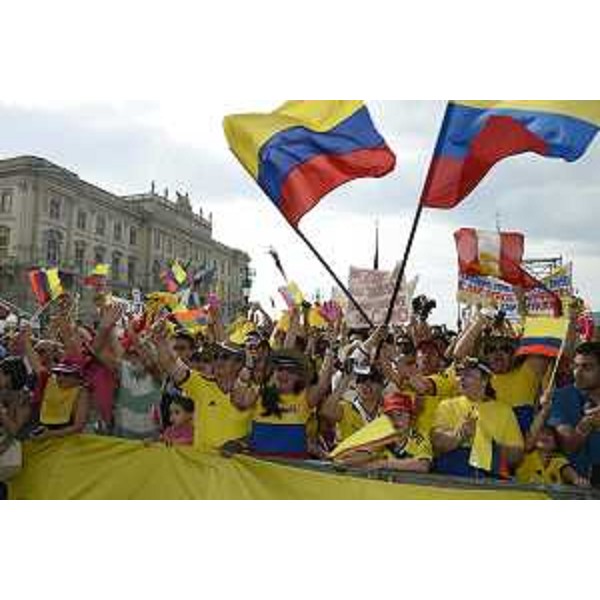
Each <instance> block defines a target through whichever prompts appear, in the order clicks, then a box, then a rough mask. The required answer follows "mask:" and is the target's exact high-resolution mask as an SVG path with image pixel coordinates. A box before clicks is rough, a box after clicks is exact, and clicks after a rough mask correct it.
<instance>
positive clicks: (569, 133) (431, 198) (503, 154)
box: [421, 100, 600, 208]
mask: <svg viewBox="0 0 600 600" xmlns="http://www.w3.org/2000/svg"><path fill="white" fill-rule="evenodd" d="M599 127H600V101H598V100H589V101H580V100H460V101H456V102H450V103H449V104H448V108H447V110H446V115H445V117H444V122H443V124H442V129H441V131H440V135H439V138H438V142H437V145H436V149H435V153H434V156H433V159H432V162H431V166H430V168H429V174H428V176H427V181H426V183H425V188H424V190H423V195H422V197H421V202H422V204H423V205H424V206H427V207H429V208H452V207H454V206H456V205H457V204H458V203H459V202H460V201H461V200H463V199H464V198H465V197H466V196H468V195H469V194H470V193H471V192H472V191H473V190H474V189H475V187H477V185H478V184H479V182H480V181H481V180H482V179H483V178H484V177H485V175H486V173H487V172H488V171H489V170H490V169H491V168H492V167H493V166H494V165H495V164H496V163H497V162H498V161H500V160H502V159H503V158H507V157H509V156H514V155H516V154H521V153H523V152H534V153H536V154H539V155H541V156H547V157H552V158H563V159H564V160H566V161H569V162H572V161H575V160H577V159H578V158H580V157H581V156H582V155H583V154H584V153H585V151H586V149H587V147H588V146H589V145H590V143H591V142H592V140H593V139H594V136H595V135H596V132H597V131H598V128H599Z"/></svg>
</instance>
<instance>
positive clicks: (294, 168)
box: [223, 100, 396, 227]
mask: <svg viewBox="0 0 600 600" xmlns="http://www.w3.org/2000/svg"><path fill="white" fill-rule="evenodd" d="M223 127H224V129H225V136H226V138H227V141H228V143H229V146H230V148H231V150H232V152H233V153H234V154H235V156H236V157H237V158H238V160H239V161H240V163H241V164H242V165H243V166H244V168H245V169H246V170H247V171H248V173H250V175H251V176H252V177H253V178H254V179H255V180H256V181H257V183H258V184H259V185H260V187H261V188H262V189H263V191H264V192H265V193H266V194H267V196H269V198H270V199H271V200H272V201H273V202H274V204H275V205H276V206H277V208H278V209H279V210H280V211H281V212H282V214H283V215H284V217H285V218H286V219H287V220H288V222H289V223H290V224H291V225H292V226H294V227H297V226H298V223H299V222H300V219H301V218H302V217H303V216H304V215H305V214H306V213H307V212H308V211H310V210H311V209H312V208H314V206H315V205H316V204H317V203H318V202H319V200H320V199H321V198H322V197H323V196H325V195H326V194H327V193H328V192H330V191H331V190H333V189H334V188H336V187H338V186H339V185H341V184H343V183H345V182H347V181H350V180H352V179H357V178H359V177H382V176H384V175H386V174H387V173H389V172H390V171H392V170H393V168H394V166H395V163H396V157H395V156H394V154H393V152H392V151H391V150H390V149H389V148H388V146H387V144H386V143H385V141H384V139H383V138H382V137H381V135H379V133H378V132H377V130H376V129H375V126H374V125H373V122H372V121H371V116H370V114H369V111H368V110H367V107H366V106H365V104H364V103H363V102H361V101H359V100H292V101H289V102H286V103H285V104H284V105H283V106H281V107H280V108H278V109H277V110H275V111H273V112H271V113H267V114H242V115H230V116H227V117H225V120H224V122H223Z"/></svg>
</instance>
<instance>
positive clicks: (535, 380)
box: [492, 361, 540, 408]
mask: <svg viewBox="0 0 600 600" xmlns="http://www.w3.org/2000/svg"><path fill="white" fill-rule="evenodd" d="M492 387H493V388H494V391H495V392H496V400H498V401H499V402H503V403H504V404H507V405H508V406H511V407H513V408H515V407H518V406H524V405H533V404H535V401H536V399H537V395H538V392H539V389H540V378H539V377H538V375H537V373H536V372H535V371H534V370H533V369H532V368H531V367H530V366H529V365H528V364H527V361H525V362H524V363H523V364H522V365H520V366H518V367H516V368H515V369H512V370H511V371H509V372H508V373H502V374H500V375H496V374H494V375H492Z"/></svg>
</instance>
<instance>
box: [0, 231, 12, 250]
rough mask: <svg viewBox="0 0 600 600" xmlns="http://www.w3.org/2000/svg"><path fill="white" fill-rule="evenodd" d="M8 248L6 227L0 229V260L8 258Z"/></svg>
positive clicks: (8, 239)
mask: <svg viewBox="0 0 600 600" xmlns="http://www.w3.org/2000/svg"><path fill="white" fill-rule="evenodd" d="M9 247H10V229H9V228H8V227H0V258H6V257H7V256H8V249H9Z"/></svg>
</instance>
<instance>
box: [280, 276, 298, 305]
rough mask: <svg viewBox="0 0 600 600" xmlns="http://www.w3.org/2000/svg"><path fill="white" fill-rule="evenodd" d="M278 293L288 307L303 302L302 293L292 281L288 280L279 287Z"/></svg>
mask: <svg viewBox="0 0 600 600" xmlns="http://www.w3.org/2000/svg"><path fill="white" fill-rule="evenodd" d="M279 293H280V294H281V296H282V297H283V300H284V302H285V303H286V305H287V307H288V308H294V307H295V306H300V305H301V304H302V303H303V302H304V294H303V293H302V291H301V290H300V288H299V287H298V285H297V284H296V283H295V282H294V281H290V282H289V283H288V284H287V285H286V286H282V287H280V288H279Z"/></svg>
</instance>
